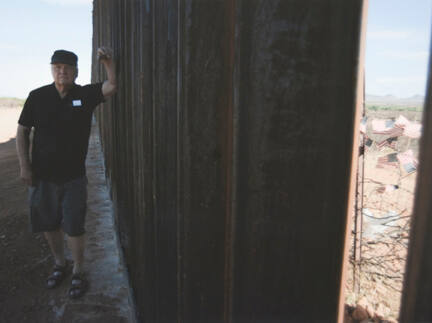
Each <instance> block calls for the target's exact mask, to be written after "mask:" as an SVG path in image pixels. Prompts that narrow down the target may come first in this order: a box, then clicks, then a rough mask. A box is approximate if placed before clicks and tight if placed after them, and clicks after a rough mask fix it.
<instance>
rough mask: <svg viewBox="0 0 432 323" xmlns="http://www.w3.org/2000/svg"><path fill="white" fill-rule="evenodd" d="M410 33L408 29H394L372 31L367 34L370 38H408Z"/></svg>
mask: <svg viewBox="0 0 432 323" xmlns="http://www.w3.org/2000/svg"><path fill="white" fill-rule="evenodd" d="M409 35H410V33H409V32H407V31H394V30H378V31H371V32H368V33H367V34H366V37H367V38H369V39H380V40H383V39H391V40H394V39H407V38H408V37H409Z"/></svg>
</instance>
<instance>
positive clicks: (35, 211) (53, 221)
mask: <svg viewBox="0 0 432 323" xmlns="http://www.w3.org/2000/svg"><path fill="white" fill-rule="evenodd" d="M29 202H30V229H31V231H32V232H34V233H36V232H49V231H56V230H58V229H60V228H62V229H63V231H64V232H65V233H66V234H67V235H68V236H71V237H76V236H80V235H82V234H84V233H85V229H84V222H85V215H86V209H87V177H86V176H84V177H81V178H78V179H74V180H72V181H70V182H66V183H64V184H55V183H51V182H45V181H39V182H38V183H37V184H36V186H34V187H30V188H29Z"/></svg>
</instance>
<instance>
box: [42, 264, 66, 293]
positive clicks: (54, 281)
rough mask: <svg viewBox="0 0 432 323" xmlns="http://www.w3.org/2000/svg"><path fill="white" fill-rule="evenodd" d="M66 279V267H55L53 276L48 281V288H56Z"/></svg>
mask: <svg viewBox="0 0 432 323" xmlns="http://www.w3.org/2000/svg"><path fill="white" fill-rule="evenodd" d="M65 277H66V265H64V266H60V265H55V266H54V268H53V270H52V273H51V275H49V276H48V278H47V280H46V284H47V288H49V289H51V288H55V287H57V286H58V285H60V283H61V282H62V281H63V280H64V279H65Z"/></svg>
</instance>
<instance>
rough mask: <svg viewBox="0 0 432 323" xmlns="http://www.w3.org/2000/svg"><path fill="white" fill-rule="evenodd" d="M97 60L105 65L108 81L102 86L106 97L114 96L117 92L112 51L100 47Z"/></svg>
mask: <svg viewBox="0 0 432 323" xmlns="http://www.w3.org/2000/svg"><path fill="white" fill-rule="evenodd" d="M97 58H98V60H99V61H100V62H101V63H102V64H103V65H104V67H105V71H106V73H107V80H106V81H105V82H104V83H103V84H102V94H103V96H104V97H108V96H111V95H113V94H114V93H115V92H116V90H117V79H116V70H115V64H114V60H113V55H112V51H111V49H109V48H107V47H100V48H98V50H97Z"/></svg>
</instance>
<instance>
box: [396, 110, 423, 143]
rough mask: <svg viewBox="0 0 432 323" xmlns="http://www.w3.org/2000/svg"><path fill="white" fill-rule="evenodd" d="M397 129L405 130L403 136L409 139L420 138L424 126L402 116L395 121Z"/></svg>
mask: <svg viewBox="0 0 432 323" xmlns="http://www.w3.org/2000/svg"><path fill="white" fill-rule="evenodd" d="M395 127H398V128H401V129H403V130H404V131H403V135H404V136H407V137H409V138H414V139H417V138H420V135H421V129H422V126H421V124H420V123H418V122H411V121H409V120H408V119H407V118H405V117H404V116H403V115H400V116H399V117H398V118H397V119H396V121H395Z"/></svg>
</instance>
